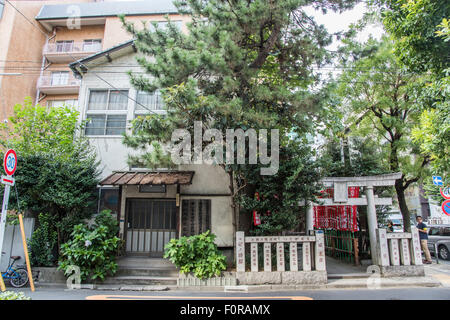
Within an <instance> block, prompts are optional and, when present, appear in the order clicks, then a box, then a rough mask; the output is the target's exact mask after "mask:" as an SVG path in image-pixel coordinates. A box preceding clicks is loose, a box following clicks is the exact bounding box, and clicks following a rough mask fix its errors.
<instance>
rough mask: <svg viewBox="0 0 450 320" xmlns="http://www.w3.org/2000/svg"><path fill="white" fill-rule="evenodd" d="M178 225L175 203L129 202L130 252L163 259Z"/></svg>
mask: <svg viewBox="0 0 450 320" xmlns="http://www.w3.org/2000/svg"><path fill="white" fill-rule="evenodd" d="M176 225H177V223H176V206H175V200H156V199H128V200H127V231H126V252H127V253H131V254H142V255H150V256H152V257H162V255H163V253H164V246H165V245H166V244H167V243H168V242H169V240H170V239H172V238H176Z"/></svg>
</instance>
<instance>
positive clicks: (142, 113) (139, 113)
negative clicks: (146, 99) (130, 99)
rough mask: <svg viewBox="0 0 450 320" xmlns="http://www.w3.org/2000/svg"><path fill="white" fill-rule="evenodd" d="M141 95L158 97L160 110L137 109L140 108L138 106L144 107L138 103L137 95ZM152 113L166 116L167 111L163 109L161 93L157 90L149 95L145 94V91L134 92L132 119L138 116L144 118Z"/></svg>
mask: <svg viewBox="0 0 450 320" xmlns="http://www.w3.org/2000/svg"><path fill="white" fill-rule="evenodd" d="M157 92H158V94H156V95H155V93H157ZM142 93H144V94H147V95H155V96H159V97H160V98H159V99H160V100H161V104H159V105H161V109H151V108H150V107H149V110H147V109H138V107H139V106H140V105H139V104H142V105H145V104H144V103H142V102H140V101H139V94H142ZM152 113H158V114H163V115H164V114H167V110H166V109H165V108H164V101H163V99H162V95H161V92H160V91H159V90H156V91H155V92H153V93H152V94H150V93H149V92H146V91H142V90H136V102H135V103H134V114H133V118H134V119H136V118H137V117H139V116H145V115H148V114H152Z"/></svg>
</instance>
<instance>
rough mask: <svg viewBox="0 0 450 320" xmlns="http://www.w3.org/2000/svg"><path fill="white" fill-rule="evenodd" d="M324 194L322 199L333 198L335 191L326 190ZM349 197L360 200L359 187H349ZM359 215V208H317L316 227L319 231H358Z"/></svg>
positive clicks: (315, 215)
mask: <svg viewBox="0 0 450 320" xmlns="http://www.w3.org/2000/svg"><path fill="white" fill-rule="evenodd" d="M322 194H323V196H322V197H321V198H333V189H326V190H324V191H322ZM348 197H349V198H358V197H359V187H349V188H348ZM357 214H358V211H357V206H342V205H339V206H315V207H314V227H315V228H317V229H335V230H345V231H358V223H357V221H356V217H357Z"/></svg>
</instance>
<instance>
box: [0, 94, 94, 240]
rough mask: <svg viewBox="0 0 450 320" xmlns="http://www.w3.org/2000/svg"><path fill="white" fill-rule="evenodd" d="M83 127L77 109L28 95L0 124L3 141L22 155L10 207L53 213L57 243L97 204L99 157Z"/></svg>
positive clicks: (65, 237) (12, 190) (6, 146)
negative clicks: (34, 100)
mask: <svg viewBox="0 0 450 320" xmlns="http://www.w3.org/2000/svg"><path fill="white" fill-rule="evenodd" d="M81 127H82V126H81V125H80V124H79V123H78V112H77V111H75V110H73V109H71V108H69V107H63V108H46V107H43V106H40V105H35V106H33V105H32V103H31V100H30V99H26V100H25V103H24V105H16V106H15V108H14V115H13V116H11V117H10V118H9V123H8V124H2V128H1V135H2V138H1V139H0V144H1V145H2V146H3V147H4V148H14V149H15V150H16V152H17V157H18V165H17V170H16V173H15V174H14V177H15V180H16V186H15V187H14V188H12V189H11V199H13V201H10V202H9V203H10V205H9V207H10V209H14V210H17V211H25V212H26V213H29V214H35V215H37V214H39V213H45V214H50V215H51V216H52V219H53V220H52V221H53V222H52V227H53V228H55V229H54V230H56V231H57V234H58V249H59V247H60V245H61V243H63V242H64V241H66V240H67V239H68V236H69V234H70V233H71V232H72V229H73V226H74V225H75V224H77V223H80V221H81V220H82V219H84V218H87V217H90V215H91V213H92V212H93V210H94V208H95V206H96V197H97V192H96V186H97V183H98V175H99V172H98V169H97V167H98V162H97V160H96V156H95V153H94V152H93V149H92V148H91V147H90V146H89V144H88V142H87V140H85V139H84V138H82V137H80V136H79V132H80V129H81ZM2 188H3V185H2ZM2 194H3V193H2Z"/></svg>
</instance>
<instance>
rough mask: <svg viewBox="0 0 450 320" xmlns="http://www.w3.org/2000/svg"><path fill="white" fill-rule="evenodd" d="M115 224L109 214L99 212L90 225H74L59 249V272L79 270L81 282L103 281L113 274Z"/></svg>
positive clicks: (115, 268)
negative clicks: (77, 268) (68, 237)
mask: <svg viewBox="0 0 450 320" xmlns="http://www.w3.org/2000/svg"><path fill="white" fill-rule="evenodd" d="M117 226H118V222H117V220H116V219H114V218H113V217H112V216H111V214H110V212H108V211H102V212H101V213H100V214H98V215H97V217H96V218H95V221H94V223H93V224H92V225H88V224H77V225H76V226H74V228H73V232H72V234H71V237H70V240H69V241H67V242H66V243H64V244H63V245H62V247H61V257H60V259H59V266H58V268H59V269H60V270H63V271H64V272H65V274H66V275H70V274H71V273H72V270H73V269H72V266H78V267H79V268H80V276H81V280H82V281H84V280H90V279H92V280H96V279H99V280H102V281H103V280H104V279H105V277H106V276H108V275H114V274H115V273H116V271H117V263H116V261H115V260H116V256H117V250H118V248H119V247H120V244H121V240H120V238H118V237H117V236H116V231H117Z"/></svg>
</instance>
